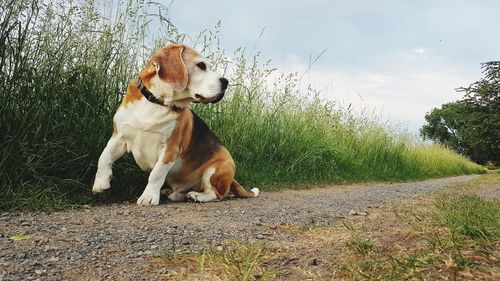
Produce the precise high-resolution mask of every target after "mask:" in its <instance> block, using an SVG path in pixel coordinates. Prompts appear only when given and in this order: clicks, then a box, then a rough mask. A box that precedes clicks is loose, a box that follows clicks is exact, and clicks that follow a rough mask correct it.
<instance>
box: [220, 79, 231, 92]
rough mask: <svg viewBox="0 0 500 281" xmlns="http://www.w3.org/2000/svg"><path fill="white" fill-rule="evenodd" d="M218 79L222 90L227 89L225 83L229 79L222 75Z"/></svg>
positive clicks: (227, 82)
mask: <svg viewBox="0 0 500 281" xmlns="http://www.w3.org/2000/svg"><path fill="white" fill-rule="evenodd" d="M219 80H220V83H221V84H222V85H221V89H222V91H225V90H226V89H227V84H229V81H227V79H226V78H224V77H222V78H220V79H219Z"/></svg>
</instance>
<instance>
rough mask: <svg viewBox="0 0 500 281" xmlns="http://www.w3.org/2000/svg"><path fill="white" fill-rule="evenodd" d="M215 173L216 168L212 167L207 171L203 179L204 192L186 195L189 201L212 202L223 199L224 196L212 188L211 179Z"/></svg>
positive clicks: (192, 192) (202, 188) (202, 187)
mask: <svg viewBox="0 0 500 281" xmlns="http://www.w3.org/2000/svg"><path fill="white" fill-rule="evenodd" d="M214 173H215V168H213V167H210V168H208V169H206V170H205V172H204V173H203V176H202V177H201V190H202V192H196V191H191V192H188V193H187V194H186V197H187V198H188V199H191V200H193V201H195V202H211V201H217V200H220V199H222V196H221V195H220V194H219V193H218V192H217V189H215V188H214V186H212V183H211V182H210V178H211V177H212V175H213V174H214Z"/></svg>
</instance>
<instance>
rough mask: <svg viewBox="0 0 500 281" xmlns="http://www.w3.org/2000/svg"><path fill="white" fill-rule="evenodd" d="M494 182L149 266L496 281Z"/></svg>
mask: <svg viewBox="0 0 500 281" xmlns="http://www.w3.org/2000/svg"><path fill="white" fill-rule="evenodd" d="M499 183H500V174H488V175H484V176H481V177H480V178H478V179H476V180H473V181H470V182H467V183H464V184H460V185H457V186H452V187H449V188H447V189H446V190H445V191H443V192H440V193H438V194H432V195H424V196H420V197H419V198H416V199H409V200H405V201H403V202H401V203H399V204H397V205H393V206H389V207H383V208H381V209H374V210H373V211H372V212H370V214H369V215H368V216H366V217H354V216H350V217H345V218H339V219H340V220H341V222H339V225H332V226H328V227H325V226H315V225H311V226H310V227H302V228H298V227H296V226H295V227H294V226H286V225H281V226H279V227H278V229H277V231H278V233H287V234H288V236H290V234H291V233H293V234H294V236H293V237H294V238H293V239H291V240H285V241H275V242H266V243H259V242H251V241H250V242H248V241H246V242H245V243H238V242H228V243H227V244H225V245H224V246H219V247H217V248H215V249H211V250H207V251H203V252H201V253H192V254H180V255H165V256H161V255H160V256H158V257H156V259H155V260H154V261H153V265H154V266H155V267H159V268H163V267H165V268H168V271H166V272H165V275H164V276H165V277H166V278H168V279H169V280H191V279H192V280H195V279H196V280H287V279H291V280H332V279H335V280H337V279H339V280H497V279H498V277H500V251H499V249H500V202H499V201H498V190H499V188H500V185H499ZM495 192H496V193H495ZM495 194H496V195H495ZM381 222H383V223H381ZM243 273H245V274H243Z"/></svg>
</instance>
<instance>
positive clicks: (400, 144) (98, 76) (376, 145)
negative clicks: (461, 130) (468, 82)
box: [0, 0, 482, 209]
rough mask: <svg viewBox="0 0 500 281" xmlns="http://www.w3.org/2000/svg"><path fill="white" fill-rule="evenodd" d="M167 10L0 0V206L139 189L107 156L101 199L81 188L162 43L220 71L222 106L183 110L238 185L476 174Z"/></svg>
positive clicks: (136, 4)
mask: <svg viewBox="0 0 500 281" xmlns="http://www.w3.org/2000/svg"><path fill="white" fill-rule="evenodd" d="M103 3H105V2H103ZM103 11H106V12H104V13H103ZM152 11H153V12H154V13H152ZM166 15H168V9H167V8H166V7H164V6H161V5H158V4H155V3H150V2H148V1H141V0H130V1H128V2H127V3H126V4H123V5H121V6H118V5H117V4H108V6H107V7H104V6H102V4H99V3H95V1H91V0H88V1H77V2H68V1H62V0H53V1H40V0H31V1H14V0H10V1H5V0H2V5H1V6H0V76H1V79H2V80H1V81H2V83H3V85H2V87H0V143H1V146H0V175H1V179H0V188H1V189H0V199H1V200H0V208H2V209H9V208H44V207H46V208H54V207H60V206H65V205H67V204H85V203H92V202H95V201H96V200H97V201H99V200H108V199H111V200H121V199H132V198H134V196H137V195H139V194H140V191H141V189H142V188H143V186H144V185H145V183H146V174H145V173H143V172H141V171H139V170H138V168H137V167H136V165H135V164H134V162H133V160H132V159H131V157H125V159H123V160H120V161H118V163H116V165H115V169H114V170H115V176H114V179H113V182H112V187H113V189H112V191H111V194H110V195H106V196H105V197H104V198H101V197H98V198H97V199H96V198H93V197H92V196H91V194H90V185H91V183H92V180H93V175H94V173H95V170H96V163H97V159H98V157H99V154H100V152H101V151H102V149H103V147H104V146H105V143H106V141H107V139H108V138H109V136H110V135H111V119H112V115H113V113H114V111H115V110H116V108H117V106H118V104H119V102H120V100H121V97H122V95H123V93H124V91H125V87H126V85H127V83H128V81H129V80H130V79H132V78H133V77H135V76H136V75H137V73H138V70H139V69H140V67H141V66H142V65H143V63H144V60H145V59H147V58H148V57H149V56H150V54H151V53H152V52H153V51H154V50H156V49H157V48H158V47H160V46H162V45H164V44H166V43H169V42H185V43H187V44H190V45H194V47H195V48H196V49H198V50H200V51H202V52H203V54H204V55H205V56H207V57H208V59H210V60H211V62H212V65H213V66H214V67H216V68H217V69H218V70H219V71H220V72H224V73H225V74H226V76H227V77H228V78H229V80H230V83H231V87H230V88H229V90H228V93H227V95H226V98H225V99H224V100H223V101H222V102H220V103H218V104H215V105H209V106H196V107H194V110H195V111H196V112H198V113H199V114H200V115H201V116H202V117H203V118H204V119H205V120H206V121H207V123H209V125H210V127H211V128H212V129H213V130H214V131H215V132H216V133H217V135H219V136H220V137H221V139H222V140H223V142H224V143H225V145H226V146H227V147H228V148H229V150H230V151H231V152H232V154H233V157H234V159H235V160H236V162H237V166H238V171H237V177H238V179H239V180H240V181H241V182H243V183H244V184H246V185H250V186H253V185H257V186H260V187H263V188H272V187H279V186H291V185H297V184H298V185H311V184H317V183H338V182H358V181H373V180H412V179H423V178H429V177H438V176H446V175H457V174H464V173H473V172H480V171H481V170H482V168H480V167H479V166H477V165H475V164H472V163H471V162H469V161H468V160H467V159H465V158H463V157H461V156H458V155H457V154H455V153H453V152H451V151H448V150H446V149H444V148H442V147H438V146H421V145H417V144H415V143H414V141H413V140H411V139H410V138H408V137H405V136H403V135H401V134H398V133H391V132H389V130H387V129H386V128H384V126H382V125H379V124H377V123H376V122H373V121H370V120H368V119H363V118H355V117H353V116H352V115H351V114H350V113H349V112H348V111H342V110H339V109H338V108H337V107H335V105H334V104H333V103H331V102H330V103H329V102H325V101H322V100H320V99H319V98H318V93H317V92H316V91H314V90H313V89H308V90H305V91H304V90H301V88H300V85H299V84H300V81H299V76H298V75H297V74H282V75H276V73H277V71H276V70H275V69H272V68H271V67H270V66H269V65H268V64H267V63H264V64H261V63H260V62H259V55H258V54H257V55H254V56H249V55H247V54H246V53H245V50H244V49H238V50H236V51H235V52H234V53H231V55H227V54H226V52H225V51H224V50H223V49H222V48H221V47H220V45H219V43H218V35H217V32H218V27H217V26H216V27H215V28H214V29H213V30H206V31H204V32H202V33H200V34H199V35H198V36H197V37H194V38H191V37H189V36H187V35H185V34H182V33H180V32H179V31H178V30H177V29H176V28H175V26H173V25H172V24H171V22H170V21H169V19H168V18H166ZM152 22H154V23H155V24H154V25H152V24H151V23H152ZM153 27H159V29H155V28H153ZM229 58H231V59H229Z"/></svg>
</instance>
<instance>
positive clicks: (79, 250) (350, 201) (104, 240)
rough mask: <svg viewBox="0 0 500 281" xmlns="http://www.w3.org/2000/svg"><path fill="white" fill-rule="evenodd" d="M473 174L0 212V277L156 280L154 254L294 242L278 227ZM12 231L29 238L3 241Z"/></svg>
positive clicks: (334, 218)
mask: <svg viewBox="0 0 500 281" xmlns="http://www.w3.org/2000/svg"><path fill="white" fill-rule="evenodd" d="M476 177H477V176H476V175H472V176H460V177H453V178H445V179H436V180H427V181H422V182H414V183H394V184H363V185H345V186H330V187H322V188H315V189H309V190H286V191H281V192H263V193H262V194H261V196H260V197H259V198H256V199H230V200H226V201H222V202H216V203H205V204H199V203H170V202H166V203H164V204H161V205H160V206H157V207H138V206H136V205H135V204H132V203H130V204H115V205H108V206H99V207H90V208H82V209H77V210H67V211H60V212H54V213H49V214H47V213H41V212H29V213H1V214H0V280H36V279H38V280H103V279H109V280H159V279H161V274H162V273H163V272H160V271H159V270H158V269H157V268H155V267H153V266H152V265H151V261H152V260H153V259H154V257H155V256H158V255H169V254H177V253H186V252H197V251H200V250H202V249H206V248H210V247H214V246H218V245H222V244H223V243H224V242H225V241H227V240H239V241H243V242H245V241H254V240H262V241H287V240H293V239H294V237H293V235H294V234H293V233H292V232H287V231H284V230H283V229H282V228H281V227H279V226H280V225H296V226H299V227H300V226H307V225H329V226H332V225H333V226H334V225H336V224H340V221H341V219H342V218H343V217H345V216H349V212H350V211H352V210H355V211H359V212H367V213H368V214H369V213H370V209H372V208H377V207H380V206H384V205H387V204H390V203H393V202H398V201H401V200H403V199H406V198H410V197H413V196H416V195H420V194H423V193H428V192H433V191H437V190H440V189H441V188H444V187H447V186H449V185H453V184H457V183H461V182H465V181H469V180H471V179H473V178H476ZM19 234H28V235H30V236H29V238H28V239H25V240H19V241H12V240H11V239H9V238H10V237H12V236H14V235H19ZM162 270H163V269H162Z"/></svg>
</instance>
